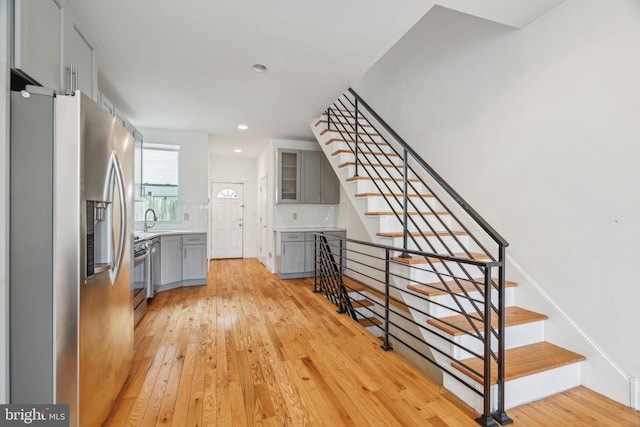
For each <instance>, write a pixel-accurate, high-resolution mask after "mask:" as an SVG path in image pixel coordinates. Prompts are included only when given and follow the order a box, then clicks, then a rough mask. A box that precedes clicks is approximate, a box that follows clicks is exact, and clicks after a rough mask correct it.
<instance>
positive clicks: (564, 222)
mask: <svg viewBox="0 0 640 427" xmlns="http://www.w3.org/2000/svg"><path fill="white" fill-rule="evenodd" d="M638 46H640V2H638V1H637V0H617V1H615V2H610V1H604V0H567V1H566V2H564V3H563V4H561V5H560V6H558V7H557V8H555V9H553V10H552V11H550V12H549V13H547V14H546V15H543V16H542V17H541V18H539V19H538V20H536V21H534V22H533V23H531V24H529V25H528V26H526V27H524V28H523V29H521V30H513V29H510V28H508V27H504V26H501V25H499V24H495V23H491V22H488V21H483V20H481V19H478V18H473V17H470V16H468V15H463V14H460V13H457V12H452V11H449V10H446V9H443V8H439V7H436V8H434V9H432V10H431V11H430V12H429V13H428V14H427V15H426V16H425V17H424V18H423V19H422V20H421V21H420V22H419V23H418V24H417V25H416V26H415V27H414V28H413V29H412V30H411V31H410V32H409V33H408V34H407V35H405V36H404V37H403V39H402V40H400V41H399V42H398V43H397V44H396V45H395V46H394V47H393V48H392V49H391V50H390V51H389V52H388V53H387V54H385V55H384V56H383V58H381V60H380V61H379V62H378V63H377V64H375V65H374V67H372V69H371V70H369V71H368V72H367V73H366V74H365V75H364V76H363V77H362V78H361V79H360V80H359V81H358V82H357V83H356V84H355V85H354V88H355V89H356V90H357V91H358V92H359V93H360V94H361V95H362V96H363V98H364V99H365V100H366V101H368V102H369V104H370V105H372V106H373V107H374V108H375V109H376V110H377V112H378V113H379V114H380V115H381V116H382V117H383V118H385V120H387V121H388V123H390V125H391V126H392V127H394V128H395V130H396V131H397V132H398V133H399V134H400V135H401V136H402V137H403V138H404V139H405V140H406V141H407V142H408V143H409V144H411V145H412V146H413V147H414V148H415V149H416V150H417V151H418V152H419V153H420V154H421V155H422V156H423V157H424V158H425V159H426V161H427V162H428V163H430V164H431V165H432V166H433V167H434V168H435V169H436V170H437V171H438V172H439V173H440V174H441V175H442V176H443V177H444V178H445V179H446V180H447V181H448V182H449V183H450V184H451V185H452V186H453V187H454V188H455V189H456V190H457V191H458V192H459V193H461V195H462V196H463V197H464V198H465V199H467V201H468V202H470V203H471V205H472V206H474V207H475V208H476V209H477V210H478V211H479V212H480V213H481V214H482V215H483V216H484V217H485V218H486V219H487V220H488V221H489V223H490V224H492V225H494V226H495V227H496V229H497V230H498V231H499V232H501V233H502V234H503V235H504V236H505V237H506V238H507V240H509V241H510V243H511V246H510V247H509V248H508V253H509V254H510V255H511V257H512V258H513V260H515V261H516V262H515V263H512V264H511V266H510V267H509V268H511V274H509V273H508V275H510V276H511V277H512V278H516V279H517V280H520V281H521V282H523V283H521V289H520V290H519V291H518V299H519V301H518V302H519V303H521V304H523V303H524V304H527V303H528V302H530V303H531V304H532V305H533V306H534V307H538V306H539V307H543V306H544V307H546V308H547V309H549V310H550V312H548V313H547V314H550V316H551V321H550V323H551V328H548V329H547V339H548V340H549V341H552V342H554V341H555V342H558V343H559V344H561V345H563V346H567V347H570V348H572V349H574V350H577V351H581V352H585V353H587V356H588V358H589V359H588V360H587V362H586V364H585V365H584V368H583V383H584V384H585V385H586V386H588V387H590V388H594V389H595V390H597V391H599V392H601V393H604V394H606V395H608V396H610V397H613V398H614V399H616V400H618V401H620V402H622V403H625V404H628V403H629V389H628V377H627V375H630V376H632V377H640V357H638V355H639V354H640V340H638V339H637V331H635V328H636V325H637V324H638V309H639V308H640V305H639V304H640V303H639V301H640V283H638V279H637V265H638V259H639V258H640V257H639V255H640V250H639V249H638V245H637V242H638V241H639V240H640V187H639V186H638V183H639V182H640V168H639V167H638V160H639V159H640V143H639V141H640V120H639V119H638V117H639V116H638V113H639V112H640V78H638V76H640V55H638ZM515 267H519V268H520V269H519V270H516V268H515ZM536 287H539V288H540V289H541V291H542V292H538V290H537V289H536ZM545 294H546V295H547V296H548V297H544V295H545ZM523 298H524V299H526V301H522V299H523ZM553 303H555V304H556V305H555V306H554V305H553ZM598 349H602V351H599V350H598Z"/></svg>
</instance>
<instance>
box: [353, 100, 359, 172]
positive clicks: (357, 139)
mask: <svg viewBox="0 0 640 427" xmlns="http://www.w3.org/2000/svg"><path fill="white" fill-rule="evenodd" d="M355 106H356V117H355V121H356V124H355V130H356V137H355V141H356V160H355V161H356V173H355V175H354V176H358V148H359V147H358V141H359V140H360V137H359V136H358V98H356V102H355Z"/></svg>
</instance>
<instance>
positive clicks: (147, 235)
mask: <svg viewBox="0 0 640 427" xmlns="http://www.w3.org/2000/svg"><path fill="white" fill-rule="evenodd" d="M133 234H134V236H136V237H140V240H151V239H154V238H156V237H160V236H171V235H176V234H207V231H206V230H157V231H146V232H145V231H134V232H133Z"/></svg>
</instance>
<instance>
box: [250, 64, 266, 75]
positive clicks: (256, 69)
mask: <svg viewBox="0 0 640 427" xmlns="http://www.w3.org/2000/svg"><path fill="white" fill-rule="evenodd" d="M251 70H252V71H254V72H256V73H264V72H266V71H267V66H266V65H264V64H253V65H252V66H251Z"/></svg>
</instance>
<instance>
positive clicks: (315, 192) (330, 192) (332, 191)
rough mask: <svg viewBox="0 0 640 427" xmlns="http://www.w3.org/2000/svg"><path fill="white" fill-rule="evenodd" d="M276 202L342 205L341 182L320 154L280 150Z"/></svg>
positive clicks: (322, 154) (318, 152)
mask: <svg viewBox="0 0 640 427" xmlns="http://www.w3.org/2000/svg"><path fill="white" fill-rule="evenodd" d="M277 164H278V170H277V174H278V178H277V194H276V196H277V197H276V202H277V203H307V204H337V203H340V182H339V181H338V178H337V177H336V175H335V173H334V172H333V169H332V168H331V164H330V163H329V160H327V158H326V156H325V155H324V153H323V152H321V151H306V150H278V162H277Z"/></svg>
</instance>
